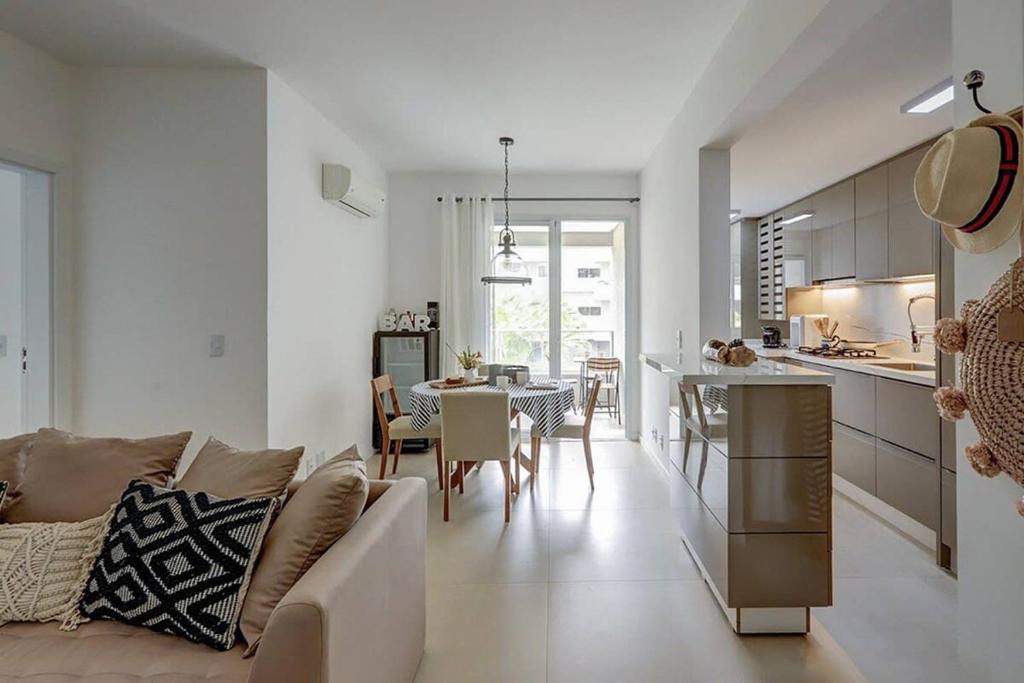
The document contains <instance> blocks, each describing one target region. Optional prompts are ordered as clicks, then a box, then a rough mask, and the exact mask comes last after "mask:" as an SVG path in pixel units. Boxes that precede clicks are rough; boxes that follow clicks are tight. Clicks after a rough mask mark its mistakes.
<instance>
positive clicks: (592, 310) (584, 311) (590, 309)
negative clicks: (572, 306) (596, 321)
mask: <svg viewBox="0 0 1024 683" xmlns="http://www.w3.org/2000/svg"><path fill="white" fill-rule="evenodd" d="M576 310H577V311H579V313H580V315H601V307H600V306H579V307H578V308H577V309H576Z"/></svg>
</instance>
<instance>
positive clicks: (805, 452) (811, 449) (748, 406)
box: [728, 384, 832, 460]
mask: <svg viewBox="0 0 1024 683" xmlns="http://www.w3.org/2000/svg"><path fill="white" fill-rule="evenodd" d="M831 395H832V387H830V386H829V385H827V384H819V385H803V386H801V385H780V386H774V385H764V386H749V387H745V386H732V387H729V448H728V455H729V459H730V460H732V459H734V458H827V457H829V455H830V434H831V431H832V415H831V409H830V406H831Z"/></svg>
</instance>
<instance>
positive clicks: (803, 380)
mask: <svg viewBox="0 0 1024 683" xmlns="http://www.w3.org/2000/svg"><path fill="white" fill-rule="evenodd" d="M640 360H641V361H642V362H644V363H646V364H647V365H648V366H649V367H651V368H653V369H655V370H658V371H659V372H663V373H665V374H668V375H673V376H677V377H679V379H681V380H682V381H684V382H686V383H687V384H727V385H728V384H748V385H750V384H835V380H836V378H835V376H834V375H830V374H828V373H827V372H819V371H817V370H810V369H808V368H801V367H798V366H795V365H790V364H788V363H782V362H779V361H776V360H772V359H770V358H759V359H758V360H757V362H756V363H754V364H753V365H751V366H749V367H746V368H735V367H731V366H728V365H722V364H721V363H716V362H714V361H711V360H707V359H706V358H704V357H703V356H701V355H700V354H696V353H692V354H688V353H683V354H680V353H642V354H640Z"/></svg>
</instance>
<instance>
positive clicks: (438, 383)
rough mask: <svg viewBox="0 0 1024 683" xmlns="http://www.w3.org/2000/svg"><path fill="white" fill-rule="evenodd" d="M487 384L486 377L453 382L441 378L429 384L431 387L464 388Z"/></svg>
mask: <svg viewBox="0 0 1024 683" xmlns="http://www.w3.org/2000/svg"><path fill="white" fill-rule="evenodd" d="M485 384H487V380H486V379H474V380H473V381H472V382H467V381H466V380H460V381H458V382H456V383H454V384H451V383H449V382H445V381H444V380H443V379H441V380H438V381H436V382H431V383H430V386H431V388H433V389H465V388H466V387H482V386H483V385H485Z"/></svg>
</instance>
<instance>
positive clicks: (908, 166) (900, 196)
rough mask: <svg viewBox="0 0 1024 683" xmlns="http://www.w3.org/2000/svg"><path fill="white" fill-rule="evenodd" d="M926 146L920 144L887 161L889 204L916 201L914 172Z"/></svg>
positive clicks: (925, 150) (926, 148) (926, 149)
mask: <svg viewBox="0 0 1024 683" xmlns="http://www.w3.org/2000/svg"><path fill="white" fill-rule="evenodd" d="M928 147H929V145H922V146H921V147H918V148H917V149H913V150H911V151H909V152H907V153H906V154H902V155H900V156H898V157H896V158H895V159H893V160H892V161H890V162H889V164H888V166H889V206H895V205H897V204H909V203H910V202H914V203H917V200H916V199H915V197H914V174H916V173H917V167H918V166H919V165H920V164H921V160H922V159H924V155H925V153H926V152H927V151H928Z"/></svg>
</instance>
